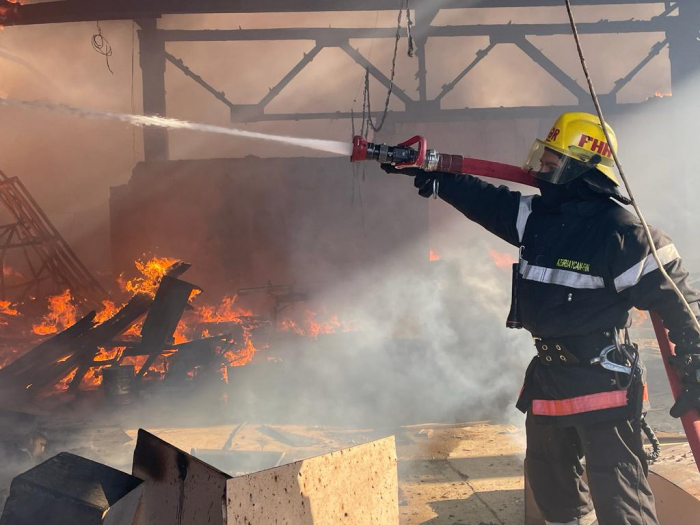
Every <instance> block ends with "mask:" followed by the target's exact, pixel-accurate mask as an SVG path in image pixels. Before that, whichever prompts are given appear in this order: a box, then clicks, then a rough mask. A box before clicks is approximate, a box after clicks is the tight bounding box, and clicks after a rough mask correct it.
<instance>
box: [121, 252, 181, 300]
mask: <svg viewBox="0 0 700 525" xmlns="http://www.w3.org/2000/svg"><path fill="white" fill-rule="evenodd" d="M177 262H179V261H178V260H177V259H171V258H169V257H161V258H159V257H153V258H152V259H151V260H150V261H148V262H143V261H139V260H136V261H134V264H135V265H136V269H137V270H138V271H139V272H141V276H140V277H136V278H134V279H132V280H131V281H127V282H126V283H124V281H123V280H122V279H123V278H122V276H119V282H120V284H123V286H124V289H125V290H126V291H127V292H131V293H132V294H137V293H146V294H148V295H150V296H151V297H155V295H156V291H157V290H158V286H159V285H160V281H161V279H162V278H163V276H164V275H165V274H166V273H167V272H168V270H169V269H170V267H171V266H172V265H173V264H175V263H177Z"/></svg>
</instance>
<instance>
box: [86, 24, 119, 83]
mask: <svg viewBox="0 0 700 525" xmlns="http://www.w3.org/2000/svg"><path fill="white" fill-rule="evenodd" d="M90 41H91V42H92V48H93V49H94V50H95V51H97V52H98V53H99V54H100V55H102V56H104V57H105V61H106V62H107V69H109V72H110V73H112V74H113V75H114V71H112V68H111V67H110V65H109V57H111V56H112V46H111V45H110V43H109V40H107V39H106V38H105V37H104V36H103V35H102V28H101V27H100V23H99V22H97V33H95V34H94V35H92V38H91V39H90Z"/></svg>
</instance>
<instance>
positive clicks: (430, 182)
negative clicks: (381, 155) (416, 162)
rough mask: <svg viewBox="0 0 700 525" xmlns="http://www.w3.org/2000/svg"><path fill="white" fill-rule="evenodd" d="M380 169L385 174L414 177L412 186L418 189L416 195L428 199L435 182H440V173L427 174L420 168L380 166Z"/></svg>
mask: <svg viewBox="0 0 700 525" xmlns="http://www.w3.org/2000/svg"><path fill="white" fill-rule="evenodd" d="M380 166H381V168H382V169H383V170H384V171H385V172H387V173H401V174H403V175H408V176H409V177H415V179H414V180H413V185H414V186H415V187H416V188H418V195H420V196H421V197H426V198H427V197H430V196H431V195H432V194H433V190H434V188H435V181H436V180H438V181H439V180H440V173H434V172H433V173H429V172H427V171H424V170H422V169H420V168H404V169H401V168H397V167H396V166H394V165H393V164H381V165H380Z"/></svg>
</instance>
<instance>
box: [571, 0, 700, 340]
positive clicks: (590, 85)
mask: <svg viewBox="0 0 700 525" xmlns="http://www.w3.org/2000/svg"><path fill="white" fill-rule="evenodd" d="M564 1H565V2H566V11H567V13H568V14H569V22H570V23H571V31H572V32H573V35H574V40H575V41H576V48H577V50H578V55H579V58H580V59H581V66H582V67H583V73H584V75H585V76H586V82H588V89H589V91H590V93H591V98H592V99H593V105H594V106H595V109H596V111H597V112H598V118H599V119H600V123H601V125H602V128H603V133H605V139H606V140H607V141H608V144H612V141H611V140H610V133H609V132H608V129H607V125H606V123H605V118H604V117H603V110H602V108H601V107H600V101H599V100H598V95H597V94H596V91H595V87H594V86H593V81H592V80H591V75H590V72H589V71H588V65H587V64H586V58H585V56H584V54H583V48H582V47H581V39H580V38H579V34H578V29H577V27H576V21H575V19H574V14H573V12H572V11H571V2H570V0H564ZM611 151H612V155H613V159H614V161H615V165H616V166H617V169H618V171H619V172H620V177H621V178H622V182H623V183H624V185H625V189H626V190H627V194H628V195H629V198H630V201H631V204H632V206H633V207H634V211H635V212H636V214H637V217H639V220H640V222H641V223H642V227H643V228H644V234H645V236H646V238H647V241H648V242H649V248H650V250H651V253H652V256H653V257H654V260H655V261H656V264H657V266H658V267H659V271H660V272H661V275H663V276H664V278H665V279H666V281H668V283H669V284H670V285H671V288H672V289H673V291H674V292H675V293H676V295H677V296H678V299H679V300H680V302H681V304H682V305H683V306H684V308H685V309H686V311H687V312H688V314H689V315H690V317H691V319H692V320H693V323H694V325H695V327H696V328H697V330H698V332H700V321H698V319H697V317H695V314H694V313H693V309H692V308H691V307H690V304H688V301H687V300H686V298H685V297H684V296H683V293H682V292H681V291H680V290H679V289H678V286H676V283H674V282H673V279H671V277H670V276H669V275H668V272H666V269H665V268H664V265H663V263H662V262H661V259H660V258H659V253H658V251H657V250H656V244H655V243H654V239H653V238H652V236H651V231H649V225H648V224H647V221H646V220H645V219H644V215H643V214H642V210H641V209H640V208H639V204H638V203H637V201H636V199H635V198H634V195H633V193H632V188H631V187H630V184H629V182H628V181H627V177H626V176H625V172H624V171H623V169H622V164H621V163H620V159H619V157H618V156H617V152H616V151H615V149H614V148H611Z"/></svg>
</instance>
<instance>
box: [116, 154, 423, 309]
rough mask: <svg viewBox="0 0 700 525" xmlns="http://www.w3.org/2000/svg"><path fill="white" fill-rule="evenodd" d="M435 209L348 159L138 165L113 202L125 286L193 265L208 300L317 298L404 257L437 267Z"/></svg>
mask: <svg viewBox="0 0 700 525" xmlns="http://www.w3.org/2000/svg"><path fill="white" fill-rule="evenodd" d="M427 217H428V209H427V203H426V201H425V200H424V199H421V198H419V197H417V196H416V194H415V190H414V188H413V185H412V183H411V181H410V180H409V179H408V178H407V177H404V176H401V175H385V174H384V173H383V172H381V171H380V170H379V169H378V166H377V165H374V164H367V165H366V174H365V176H364V180H363V176H362V174H361V173H360V174H359V175H358V174H355V175H353V170H352V166H351V165H350V163H349V162H348V161H347V159H329V158H275V159H260V158H256V157H246V158H243V159H214V160H197V161H170V162H156V163H140V164H138V165H137V166H136V167H135V169H134V171H133V175H132V178H131V180H130V181H129V182H128V184H126V185H123V186H118V187H113V188H112V189H111V194H110V219H111V253H112V269H113V271H114V273H115V275H119V274H120V273H122V272H127V274H128V273H133V261H134V260H135V259H137V258H143V257H144V256H146V257H148V256H150V255H158V256H163V257H164V256H167V257H175V258H178V259H182V260H185V261H187V262H189V263H192V264H193V268H192V269H191V270H190V271H189V272H188V274H187V276H186V277H187V279H188V280H191V281H192V282H194V283H197V284H199V285H201V286H202V287H203V288H204V289H205V291H206V292H207V295H208V296H209V297H216V296H219V295H226V294H230V293H232V292H233V291H235V290H236V289H237V288H239V287H251V286H261V285H265V284H267V283H268V282H272V283H274V284H291V283H296V284H298V285H299V286H300V287H302V288H304V289H307V290H310V291H314V290H320V289H323V288H324V287H326V286H329V285H332V284H333V283H334V282H335V281H339V280H340V281H342V280H345V279H348V278H350V276H357V274H358V273H359V272H361V271H362V268H363V267H366V266H367V265H373V264H376V263H378V262H380V261H381V260H383V259H384V258H386V257H389V256H391V255H392V254H396V253H397V252H399V251H401V252H402V253H403V252H404V251H405V253H403V255H402V264H406V265H415V264H425V263H426V262H427V260H428V252H429V248H428V220H427Z"/></svg>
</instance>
